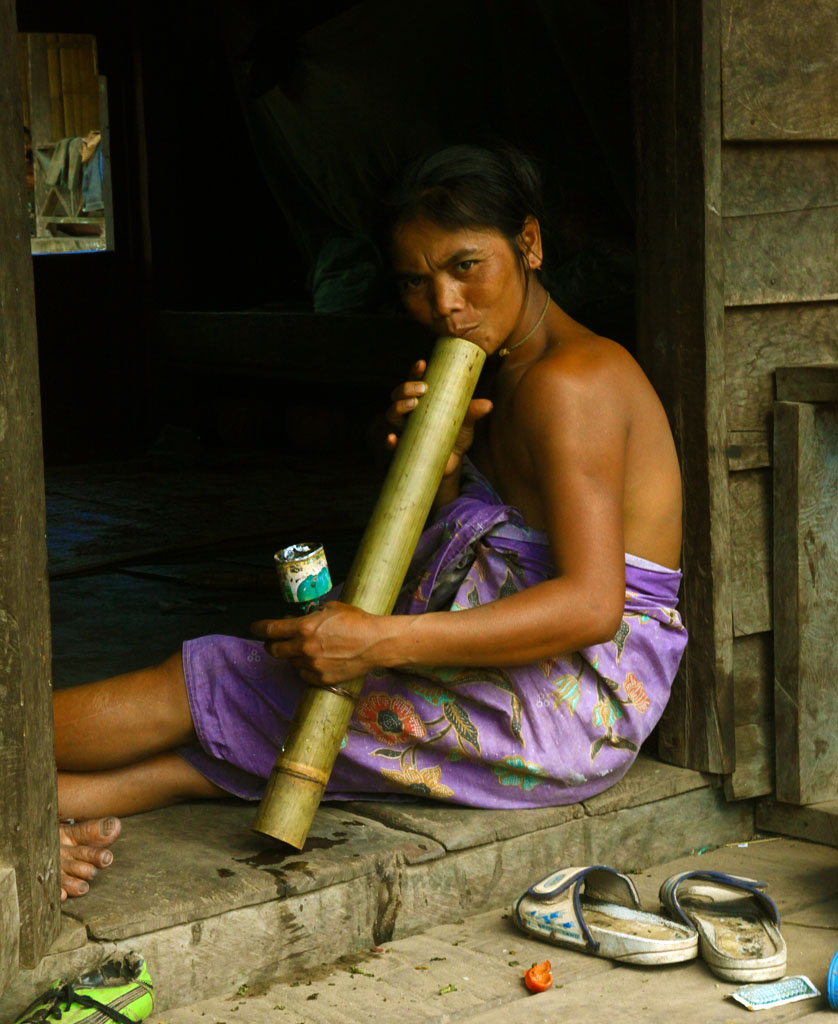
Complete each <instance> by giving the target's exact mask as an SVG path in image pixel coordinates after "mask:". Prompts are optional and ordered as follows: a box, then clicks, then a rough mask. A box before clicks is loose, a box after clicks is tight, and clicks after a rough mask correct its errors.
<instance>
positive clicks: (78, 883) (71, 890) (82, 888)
mask: <svg viewBox="0 0 838 1024" xmlns="http://www.w3.org/2000/svg"><path fill="white" fill-rule="evenodd" d="M89 889H90V886H89V885H88V884H87V882H85V880H84V879H83V878H73V876H72V875H67V874H64V873H63V872H62V874H61V892H62V894H63V893H66V894H67V896H84V894H85V893H86V892H87V891H88V890H89ZM63 898H64V896H63V895H62V899H63Z"/></svg>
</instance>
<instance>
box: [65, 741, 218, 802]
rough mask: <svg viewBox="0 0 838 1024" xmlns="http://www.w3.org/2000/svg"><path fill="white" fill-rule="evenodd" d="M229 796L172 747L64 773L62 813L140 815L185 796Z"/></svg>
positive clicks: (200, 798)
mask: <svg viewBox="0 0 838 1024" xmlns="http://www.w3.org/2000/svg"><path fill="white" fill-rule="evenodd" d="M229 795H230V794H229V793H227V792H225V791H224V790H223V789H219V788H218V786H215V785H213V784H212V783H211V782H209V781H208V780H207V779H205V778H204V776H203V775H201V774H200V772H198V771H196V769H194V768H193V767H192V766H191V765H190V764H187V762H186V761H184V760H183V758H182V757H179V756H178V755H177V754H175V753H172V752H171V751H168V752H166V753H163V754H155V755H154V756H153V757H149V758H146V759H145V760H143V761H138V762H137V763H135V764H129V765H125V766H122V767H119V768H111V769H106V770H104V771H83V772H66V771H59V773H58V813H59V815H60V816H61V817H62V818H77V819H87V818H99V817H102V816H103V815H126V814H139V813H140V812H141V811H152V810H154V809H155V808H157V807H168V806H169V805H170V804H177V803H181V802H183V801H184V800H207V799H213V798H218V797H226V796H229Z"/></svg>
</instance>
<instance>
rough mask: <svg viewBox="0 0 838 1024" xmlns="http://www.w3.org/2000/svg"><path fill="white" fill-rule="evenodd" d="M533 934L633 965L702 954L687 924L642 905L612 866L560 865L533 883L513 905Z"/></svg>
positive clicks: (676, 960) (517, 916) (631, 884)
mask: <svg viewBox="0 0 838 1024" xmlns="http://www.w3.org/2000/svg"><path fill="white" fill-rule="evenodd" d="M512 915H513V918H514V920H515V923H516V924H517V925H518V927H519V928H520V929H521V930H522V931H524V932H527V933H528V934H529V935H532V936H533V937H534V938H538V939H544V940H545V941H547V942H552V943H554V944H555V945H557V946H567V947H568V948H569V949H577V950H580V951H581V952H583V953H590V954H592V955H594V956H601V957H605V958H606V959H609V960H618V961H620V963H632V964H644V965H647V966H649V965H654V964H674V963H681V962H682V961H684V960H693V959H694V958H695V957H696V956H697V955H698V935H697V933H696V931H695V929H694V928H693V927H692V925H690V924H689V923H687V924H686V925H683V924H680V923H678V922H675V921H671V920H669V919H668V918H665V917H660V916H659V915H658V914H649V913H646V912H645V911H643V910H641V909H640V897H639V896H638V895H637V889H636V888H635V885H634V882H632V880H631V879H630V878H629V877H628V876H627V875H623V874H621V873H620V872H619V871H615V870H614V869H613V868H608V867H605V866H603V865H601V864H597V865H593V866H591V867H571V868H561V869H560V870H558V871H554V872H553V873H552V874H549V875H547V877H546V878H542V879H541V881H539V882H536V883H535V884H534V885H531V886H530V887H529V889H527V891H526V892H525V893H524V895H523V896H521V898H520V899H519V900H518V901H517V902H516V903H515V905H514V906H513V908H512Z"/></svg>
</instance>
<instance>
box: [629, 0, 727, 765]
mask: <svg viewBox="0 0 838 1024" xmlns="http://www.w3.org/2000/svg"><path fill="white" fill-rule="evenodd" d="M632 11H633V19H634V22H633V33H634V40H633V52H634V54H635V69H634V80H635V101H636V124H637V139H636V142H637V176H638V210H637V223H638V236H637V250H638V295H637V301H638V355H639V358H640V362H641V364H642V365H643V368H644V369H645V370H646V372H647V374H648V375H649V377H650V379H651V380H652V383H653V384H654V386H655V387H656V389H657V391H658V394H660V396H661V398H662V400H663V403H664V406H665V408H666V410H667V412H668V414H669V417H670V421H671V423H672V426H673V430H674V433H675V438H676V443H677V444H678V449H679V454H680V457H681V466H682V471H683V476H684V499H685V500H684V549H683V562H682V564H683V569H684V585H683V589H682V599H683V610H684V618H685V622H686V624H687V628H688V630H689V633H690V642H689V644H688V645H687V651H686V655H685V660H684V663H683V666H682V669H681V672H680V673H679V676H678V679H677V681H676V684H675V686H674V688H673V693H672V697H671V699H670V702H669V706H668V707H667V710H666V712H665V714H664V718H663V720H662V723H661V727H660V731H659V749H660V753H661V756H663V757H664V758H665V759H666V760H669V761H673V762H674V763H676V764H683V765H686V766H688V767H690V768H696V769H701V770H704V771H712V772H720V773H721V772H728V771H730V770H732V768H733V764H734V742H735V739H734V712H733V681H732V659H733V652H732V649H733V637H732V635H731V625H730V617H731V611H730V609H731V596H730V593H731V591H730V537H729V513H728V483H727V460H726V455H725V450H726V446H727V427H726V414H725V404H724V395H725V392H724V348H723V324H724V305H723V281H722V278H721V275H722V223H721V215H720V210H721V111H720V103H721V95H720V56H719V55H720V45H721V44H720V12H719V0H701V2H700V3H694V4H681V3H678V2H676V0H650V2H649V3H643V4H636V5H634V6H633V8H632Z"/></svg>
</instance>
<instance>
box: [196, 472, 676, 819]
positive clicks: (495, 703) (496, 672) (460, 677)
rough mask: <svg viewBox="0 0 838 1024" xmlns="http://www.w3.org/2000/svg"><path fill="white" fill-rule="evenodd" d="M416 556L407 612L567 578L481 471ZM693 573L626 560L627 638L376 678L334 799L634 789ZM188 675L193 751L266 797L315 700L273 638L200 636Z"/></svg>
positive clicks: (238, 791)
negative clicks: (539, 655) (523, 661)
mask: <svg viewBox="0 0 838 1024" xmlns="http://www.w3.org/2000/svg"><path fill="white" fill-rule="evenodd" d="M463 480H464V482H463V488H462V493H461V494H460V496H459V497H458V498H457V499H456V500H455V501H453V502H451V503H450V504H449V505H446V506H445V507H444V508H442V509H441V510H440V511H439V512H438V514H437V515H436V517H435V521H434V522H433V524H432V525H431V526H429V527H428V528H427V529H426V530H425V532H424V533H423V534H422V537H421V538H420V540H419V544H418V545H417V549H416V553H415V555H414V558H413V561H412V563H411V567H410V570H409V572H408V576H407V579H406V581H405V585H404V587H403V588H402V592H401V594H400V597H399V600H398V602H397V604H396V609H395V612H394V614H414V613H419V612H424V611H440V610H443V609H450V610H451V611H452V613H454V614H456V612H457V611H459V610H462V609H467V608H471V607H475V606H477V605H481V604H487V603H488V602H490V601H494V600H496V599H497V598H499V597H503V596H505V595H507V594H511V593H513V592H515V591H517V590H521V589H523V588H524V587H528V586H532V585H533V584H535V583H537V582H539V581H541V580H545V579H549V578H550V577H551V576H553V575H554V570H553V563H552V557H551V553H550V548H549V545H548V542H547V537H546V535H545V533H544V532H543V531H541V530H534V529H531V528H530V527H528V526H527V525H526V524H525V523H524V521H523V518H522V516H521V514H520V512H519V511H518V510H517V509H516V508H514V507H512V506H510V505H505V504H503V502H502V501H501V500H500V498H499V497H498V495H497V494H496V493H495V491H494V490H493V489H492V487H491V485H490V484H489V483H488V481H487V480H486V479H485V478H484V477H483V476H481V475H480V474H479V473H478V472H477V470H476V469H475V468H474V467H473V466H471V465H468V466H467V468H466V471H465V472H464V475H463ZM680 581H681V573H680V572H678V571H675V570H672V569H666V568H663V567H662V566H659V565H656V564H655V563H652V562H646V561H644V560H642V559H638V558H635V557H633V556H632V555H626V604H625V611H624V614H623V621H622V623H621V625H620V629H619V630H618V632H617V635H616V636H615V637H614V639H613V640H611V641H609V642H608V643H605V644H598V645H596V646H593V647H586V648H584V649H582V650H580V651H578V652H575V653H573V654H570V655H566V656H562V657H557V658H548V659H545V660H543V661H539V662H536V663H534V664H531V665H522V666H519V667H513V668H502V669H501V668H468V669H464V668H450V667H437V668H422V669H416V670H409V671H407V670H394V669H380V670H375V671H373V672H370V673H369V675H368V676H367V678H366V681H365V683H364V687H363V690H362V692H361V697H360V700H359V701H358V704H357V706H356V709H355V713H354V715H353V718H352V722H351V724H350V727H349V731H348V732H347V735H346V738H345V740H344V743H343V746H342V748H341V752H340V754H339V756H338V759H337V761H336V763H335V768H334V771H333V773H332V777H331V780H330V782H329V786H328V788H327V791H326V796H327V798H328V799H356V798H358V797H360V796H362V795H367V796H375V797H377V798H381V797H387V796H394V795H401V796H411V795H412V796H416V795H422V796H428V797H434V798H437V799H440V800H449V801H451V802H452V803H457V804H465V805H467V806H470V807H497V808H513V807H544V806H551V805H555V804H568V803H575V802H576V801H578V800H584V799H585V798H586V797H589V796H592V795H593V794H595V793H599V792H601V791H602V790H604V789H606V788H608V787H609V786H611V785H613V784H614V783H615V782H617V780H618V779H620V778H621V777H622V776H623V775H624V774H625V772H626V771H627V770H628V768H629V767H630V765H631V763H632V762H633V760H634V758H635V756H636V754H637V751H638V749H639V748H640V745H641V743H643V741H644V740H645V739H646V737H647V736H648V735H649V733H650V732H651V730H652V728H653V727H654V725H655V723H656V722H657V721H658V719H659V718H660V715H661V713H662V711H663V709H664V706H665V704H666V702H667V699H668V697H669V690H670V686H671V684H672V680H673V678H674V676H675V672H676V669H677V668H678V663H679V662H680V660H681V655H682V653H683V650H684V646H685V645H686V642H687V633H686V630H685V628H684V626H683V625H682V623H681V619H680V616H679V615H678V612H677V611H676V610H675V608H676V605H677V603H678V588H679V585H680ZM183 667H184V674H185V677H186V686H187V691H188V694H189V702H190V707H191V710H192V717H193V719H194V722H195V729H196V732H197V736H198V744H195V745H193V746H190V747H182V748H180V749H179V750H178V753H180V754H181V756H183V757H184V758H185V759H186V760H187V761H188V762H189V763H190V764H192V765H193V766H194V767H195V768H196V769H197V770H198V771H199V772H201V774H202V775H204V776H206V778H208V779H209V780H210V781H211V782H214V783H215V784H216V785H217V786H220V787H221V788H222V789H225V790H227V791H228V792H230V793H233V794H234V795H236V796H240V797H244V798H245V799H258V798H259V797H260V796H261V793H262V789H263V787H264V782H265V780H266V779H267V777H268V775H269V774H270V771H271V768H272V766H273V763H274V760H275V758H276V755H277V752H278V751H279V748H280V747H281V745H282V743H283V741H284V738H285V735H286V732H287V729H288V724H289V721H290V718H291V716H292V714H293V711H294V707H295V705H296V702H297V698H298V696H299V694H300V692H301V690H302V688H303V683H302V682H301V680H300V679H299V677H298V676H297V674H296V671H295V670H294V668H293V666H292V665H291V664H290V663H288V662H285V661H277V660H276V659H274V658H272V657H271V656H270V655H268V654H266V652H265V650H264V647H263V645H262V643H261V642H259V641H251V640H241V639H237V638H235V637H227V636H207V637H200V638H199V639H197V640H191V641H188V642H187V643H185V644H184V647H183Z"/></svg>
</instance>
